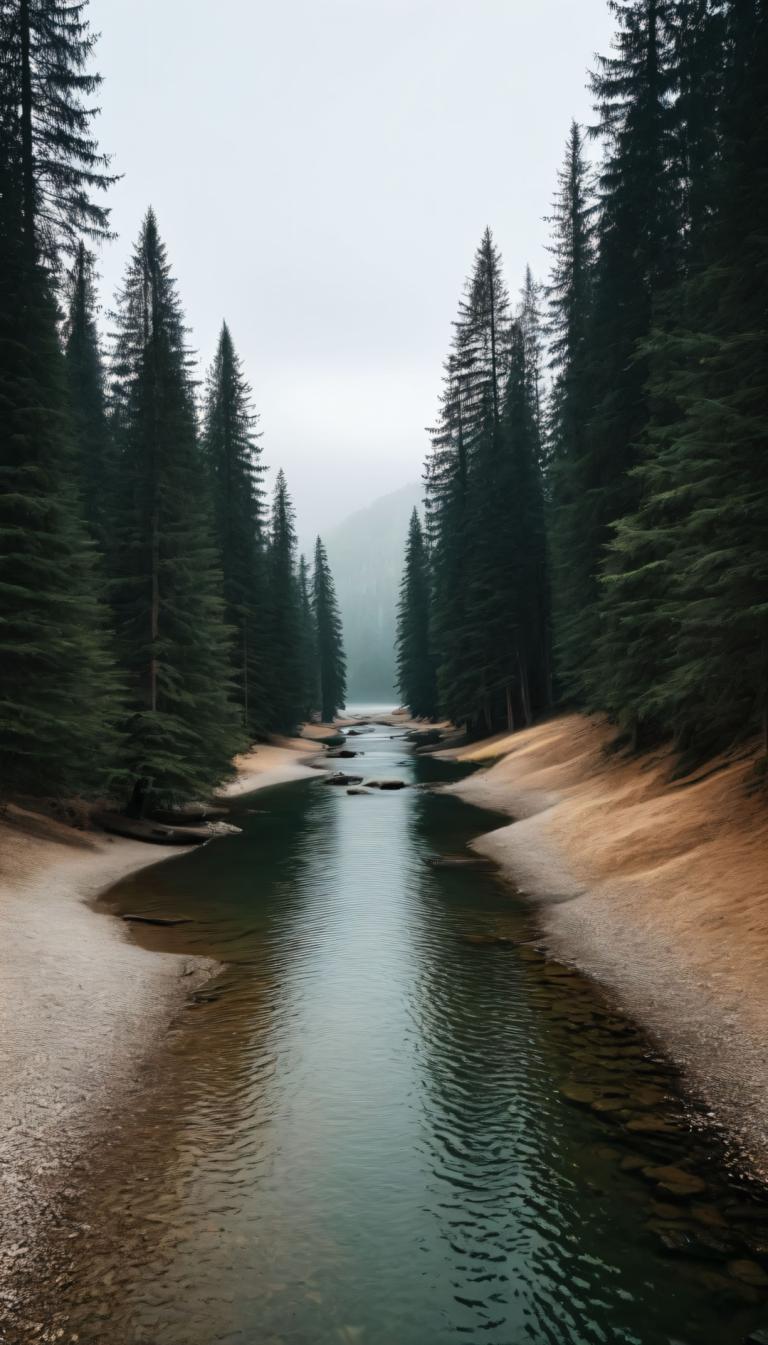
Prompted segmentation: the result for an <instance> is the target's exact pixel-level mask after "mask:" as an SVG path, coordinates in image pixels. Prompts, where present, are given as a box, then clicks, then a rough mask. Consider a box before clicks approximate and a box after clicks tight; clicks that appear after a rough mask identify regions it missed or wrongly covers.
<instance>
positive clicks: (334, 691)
mask: <svg viewBox="0 0 768 1345" xmlns="http://www.w3.org/2000/svg"><path fill="white" fill-rule="evenodd" d="M312 587H313V595H312V596H313V604H312V605H313V610H314V614H315V624H316V627H317V653H318V667H319V672H320V715H321V718H322V720H323V722H324V723H326V724H330V723H332V722H333V720H334V719H335V718H336V715H337V714H338V713H339V711H340V710H343V708H344V702H345V698H346V694H347V672H346V664H345V660H344V644H343V639H342V631H341V615H340V613H339V605H338V602H337V600H336V588H335V585H334V582H333V575H332V574H331V567H330V565H329V564H328V556H327V555H326V551H325V547H324V546H323V543H322V541H321V540H320V538H319V537H318V539H317V541H316V543H315V572H314V575H313V585H312Z"/></svg>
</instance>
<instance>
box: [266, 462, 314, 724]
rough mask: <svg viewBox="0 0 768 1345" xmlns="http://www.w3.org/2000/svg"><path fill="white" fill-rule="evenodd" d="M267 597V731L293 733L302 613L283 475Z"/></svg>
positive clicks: (301, 677) (299, 691)
mask: <svg viewBox="0 0 768 1345" xmlns="http://www.w3.org/2000/svg"><path fill="white" fill-rule="evenodd" d="M267 582H268V594H269V614H268V650H269V667H268V671H267V677H268V682H267V705H268V712H269V723H268V727H269V728H270V729H273V730H275V731H276V732H278V733H293V732H294V730H295V729H296V727H297V725H298V724H299V723H300V722H301V719H302V713H303V709H304V703H305V700H306V680H305V679H306V674H305V669H304V663H303V658H302V613H301V604H300V595H299V584H298V578H297V574H296V528H295V525H294V515H293V505H292V503H291V499H290V496H289V494H288V487H287V485H286V480H285V474H284V472H283V471H282V470H281V471H279V472H278V474H277V479H276V482H275V492H274V497H273V502H272V520H271V527H270V537H269V548H268V553H267Z"/></svg>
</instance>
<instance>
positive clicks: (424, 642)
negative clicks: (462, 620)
mask: <svg viewBox="0 0 768 1345" xmlns="http://www.w3.org/2000/svg"><path fill="white" fill-rule="evenodd" d="M431 588H432V586H431V578H430V567H429V556H428V553H427V548H426V546H425V543H424V534H423V532H422V528H421V520H420V519H419V513H418V510H417V509H414V511H413V514H412V515H411V522H410V527H409V529H408V540H407V543H406V548H405V568H404V571H403V580H402V584H401V586H400V602H399V605H398V609H397V684H398V690H399V692H400V695H401V696H402V698H403V703H404V704H405V705H407V706H408V709H409V710H410V712H411V714H412V715H414V716H415V717H417V718H424V719H434V718H436V716H437V708H438V707H437V674H436V668H435V655H434V651H433V649H432V631H431V628H432V611H431V607H432V591H431Z"/></svg>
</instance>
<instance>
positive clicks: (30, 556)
mask: <svg viewBox="0 0 768 1345" xmlns="http://www.w3.org/2000/svg"><path fill="white" fill-rule="evenodd" d="M0 184H1V185H0V421H1V422H2V426H3V431H2V435H0V647H2V657H1V658H0V754H1V755H2V790H3V793H4V794H7V793H11V792H15V793H18V792H21V793H31V794H34V793H46V794H48V793H53V794H56V793H62V792H67V791H77V792H79V793H89V792H93V791H95V790H98V789H100V788H103V787H104V786H105V784H106V783H107V778H108V774H109V770H110V765H111V763H112V761H113V759H114V757H113V754H114V751H115V735H114V720H115V716H116V710H117V707H116V681H115V676H114V670H113V666H112V662H111V659H110V655H109V643H108V639H107V636H106V632H105V628H104V627H105V623H104V613H103V610H102V608H101V607H100V605H99V601H98V592H99V585H98V583H97V578H96V573H95V564H94V556H93V552H92V548H91V546H90V545H89V543H88V540H87V538H86V534H85V530H84V528H83V527H82V525H81V523H80V514H79V498H78V495H77V489H76V484H75V478H76V468H77V457H76V452H75V449H74V444H73V439H72V435H71V425H70V422H69V418H68V415H67V399H66V381H65V371H64V363H63V359H62V354H61V349H60V346H59V342H58V336H57V331H56V310H55V305H54V303H53V300H52V297H51V294H50V288H49V285H48V282H47V279H46V276H45V273H44V271H43V269H42V267H41V266H40V265H39V264H38V263H37V262H34V261H33V262H30V261H29V259H28V256H27V249H26V241H25V238H24V230H23V222H22V216H21V211H20V209H19V208H18V207H19V206H20V201H21V192H20V191H18V190H16V188H17V185H18V184H17V183H15V182H14V175H13V173H12V172H10V171H9V164H8V159H7V158H5V159H4V163H3V165H2V169H0ZM14 205H15V206H16V207H17V208H16V209H14Z"/></svg>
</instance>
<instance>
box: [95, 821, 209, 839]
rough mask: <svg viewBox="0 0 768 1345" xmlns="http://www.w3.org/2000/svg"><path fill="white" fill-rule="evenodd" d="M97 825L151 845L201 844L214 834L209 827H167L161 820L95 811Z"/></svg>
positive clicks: (115, 833)
mask: <svg viewBox="0 0 768 1345" xmlns="http://www.w3.org/2000/svg"><path fill="white" fill-rule="evenodd" d="M93 820H94V822H95V823H96V826H97V827H101V828H102V829H103V830H104V831H110V832H113V833H114V835H116V836H127V837H129V839H130V840H132V841H148V842H150V843H151V844H152V845H202V844H204V842H205V841H209V840H210V839H211V837H212V835H213V834H214V833H213V832H212V830H211V828H210V827H207V826H205V825H203V826H199V827H169V826H166V825H165V824H164V823H163V822H150V821H147V820H146V819H144V818H139V817H124V816H123V814H122V813H96V814H95V815H94V818H93Z"/></svg>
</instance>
